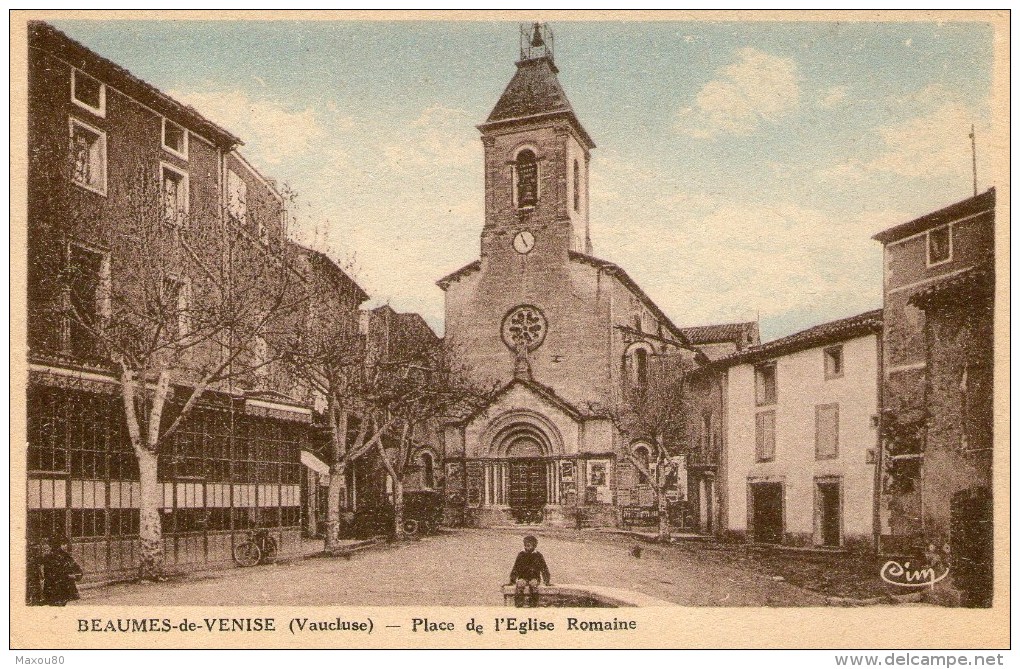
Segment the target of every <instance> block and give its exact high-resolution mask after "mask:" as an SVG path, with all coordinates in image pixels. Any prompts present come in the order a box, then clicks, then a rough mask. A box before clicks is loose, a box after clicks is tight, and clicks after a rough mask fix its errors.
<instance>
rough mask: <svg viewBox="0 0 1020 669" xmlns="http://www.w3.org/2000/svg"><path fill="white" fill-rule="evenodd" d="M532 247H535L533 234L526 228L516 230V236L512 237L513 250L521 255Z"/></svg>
mask: <svg viewBox="0 0 1020 669" xmlns="http://www.w3.org/2000/svg"><path fill="white" fill-rule="evenodd" d="M533 248H535V235H533V234H531V233H530V232H528V231H527V230H524V231H522V232H518V233H517V236H516V237H514V250H515V251H517V252H518V253H520V254H521V255H523V254H525V253H528V252H529V251H531V249H533Z"/></svg>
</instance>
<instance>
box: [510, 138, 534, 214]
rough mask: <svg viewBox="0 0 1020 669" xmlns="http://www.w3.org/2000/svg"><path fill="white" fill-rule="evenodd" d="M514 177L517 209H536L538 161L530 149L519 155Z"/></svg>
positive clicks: (515, 164)
mask: <svg viewBox="0 0 1020 669" xmlns="http://www.w3.org/2000/svg"><path fill="white" fill-rule="evenodd" d="M514 177H515V182H516V183H515V191H516V196H517V197H516V200H517V208H518V209H524V208H526V207H534V206H535V205H536V204H537V203H538V159H537V158H536V157H535V153H534V152H533V151H531V150H530V149H524V150H523V151H521V152H520V153H518V154H517V160H516V161H515V162H514Z"/></svg>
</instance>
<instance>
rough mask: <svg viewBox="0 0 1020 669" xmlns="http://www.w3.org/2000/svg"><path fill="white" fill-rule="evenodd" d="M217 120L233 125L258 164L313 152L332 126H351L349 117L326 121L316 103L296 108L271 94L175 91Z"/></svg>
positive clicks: (184, 100)
mask: <svg viewBox="0 0 1020 669" xmlns="http://www.w3.org/2000/svg"><path fill="white" fill-rule="evenodd" d="M170 95H171V96H172V97H174V98H176V99H178V100H181V101H183V102H186V103H187V104H190V105H191V106H193V107H195V108H196V109H200V110H202V115H203V116H206V117H208V118H209V119H210V120H212V121H214V122H215V123H217V124H219V125H221V126H223V127H225V128H230V130H231V132H233V133H234V134H235V135H238V136H239V137H241V139H242V140H244V142H245V153H246V154H247V155H249V156H250V157H252V158H254V159H255V161H256V162H257V163H259V164H266V165H278V164H280V163H283V162H286V161H288V160H290V159H292V158H299V157H301V156H302V155H306V154H308V153H310V152H311V151H312V150H313V149H315V148H317V145H318V144H320V143H321V141H322V140H323V138H324V137H325V136H326V135H327V133H328V131H329V130H335V129H337V128H340V129H349V127H350V125H351V121H350V120H349V119H343V118H334V117H331V118H330V119H329V122H328V124H327V123H325V122H324V121H323V119H322V118H321V117H322V112H321V111H320V110H316V109H314V108H313V107H305V108H303V109H293V108H291V107H288V106H286V105H284V104H282V103H280V102H278V101H276V100H273V99H271V98H257V97H252V96H251V95H249V94H248V93H247V92H246V91H243V90H240V89H235V90H226V91H201V90H191V91H172V92H171V93H170Z"/></svg>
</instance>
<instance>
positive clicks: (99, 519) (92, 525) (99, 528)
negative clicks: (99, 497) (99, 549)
mask: <svg viewBox="0 0 1020 669" xmlns="http://www.w3.org/2000/svg"><path fill="white" fill-rule="evenodd" d="M105 535H106V510H105V509H71V537H72V538H75V539H77V538H89V537H102V536H105Z"/></svg>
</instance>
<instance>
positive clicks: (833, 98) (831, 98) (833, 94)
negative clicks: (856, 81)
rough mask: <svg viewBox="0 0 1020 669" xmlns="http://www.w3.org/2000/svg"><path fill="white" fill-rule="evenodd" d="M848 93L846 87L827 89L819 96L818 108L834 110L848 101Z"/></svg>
mask: <svg viewBox="0 0 1020 669" xmlns="http://www.w3.org/2000/svg"><path fill="white" fill-rule="evenodd" d="M846 93H847V87H846V86H833V87H832V88H827V89H825V90H823V91H822V92H821V94H820V95H819V96H818V106H819V107H821V108H822V109H832V108H833V107H836V106H838V105H840V104H841V103H842V102H843V101H844V100H846Z"/></svg>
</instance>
